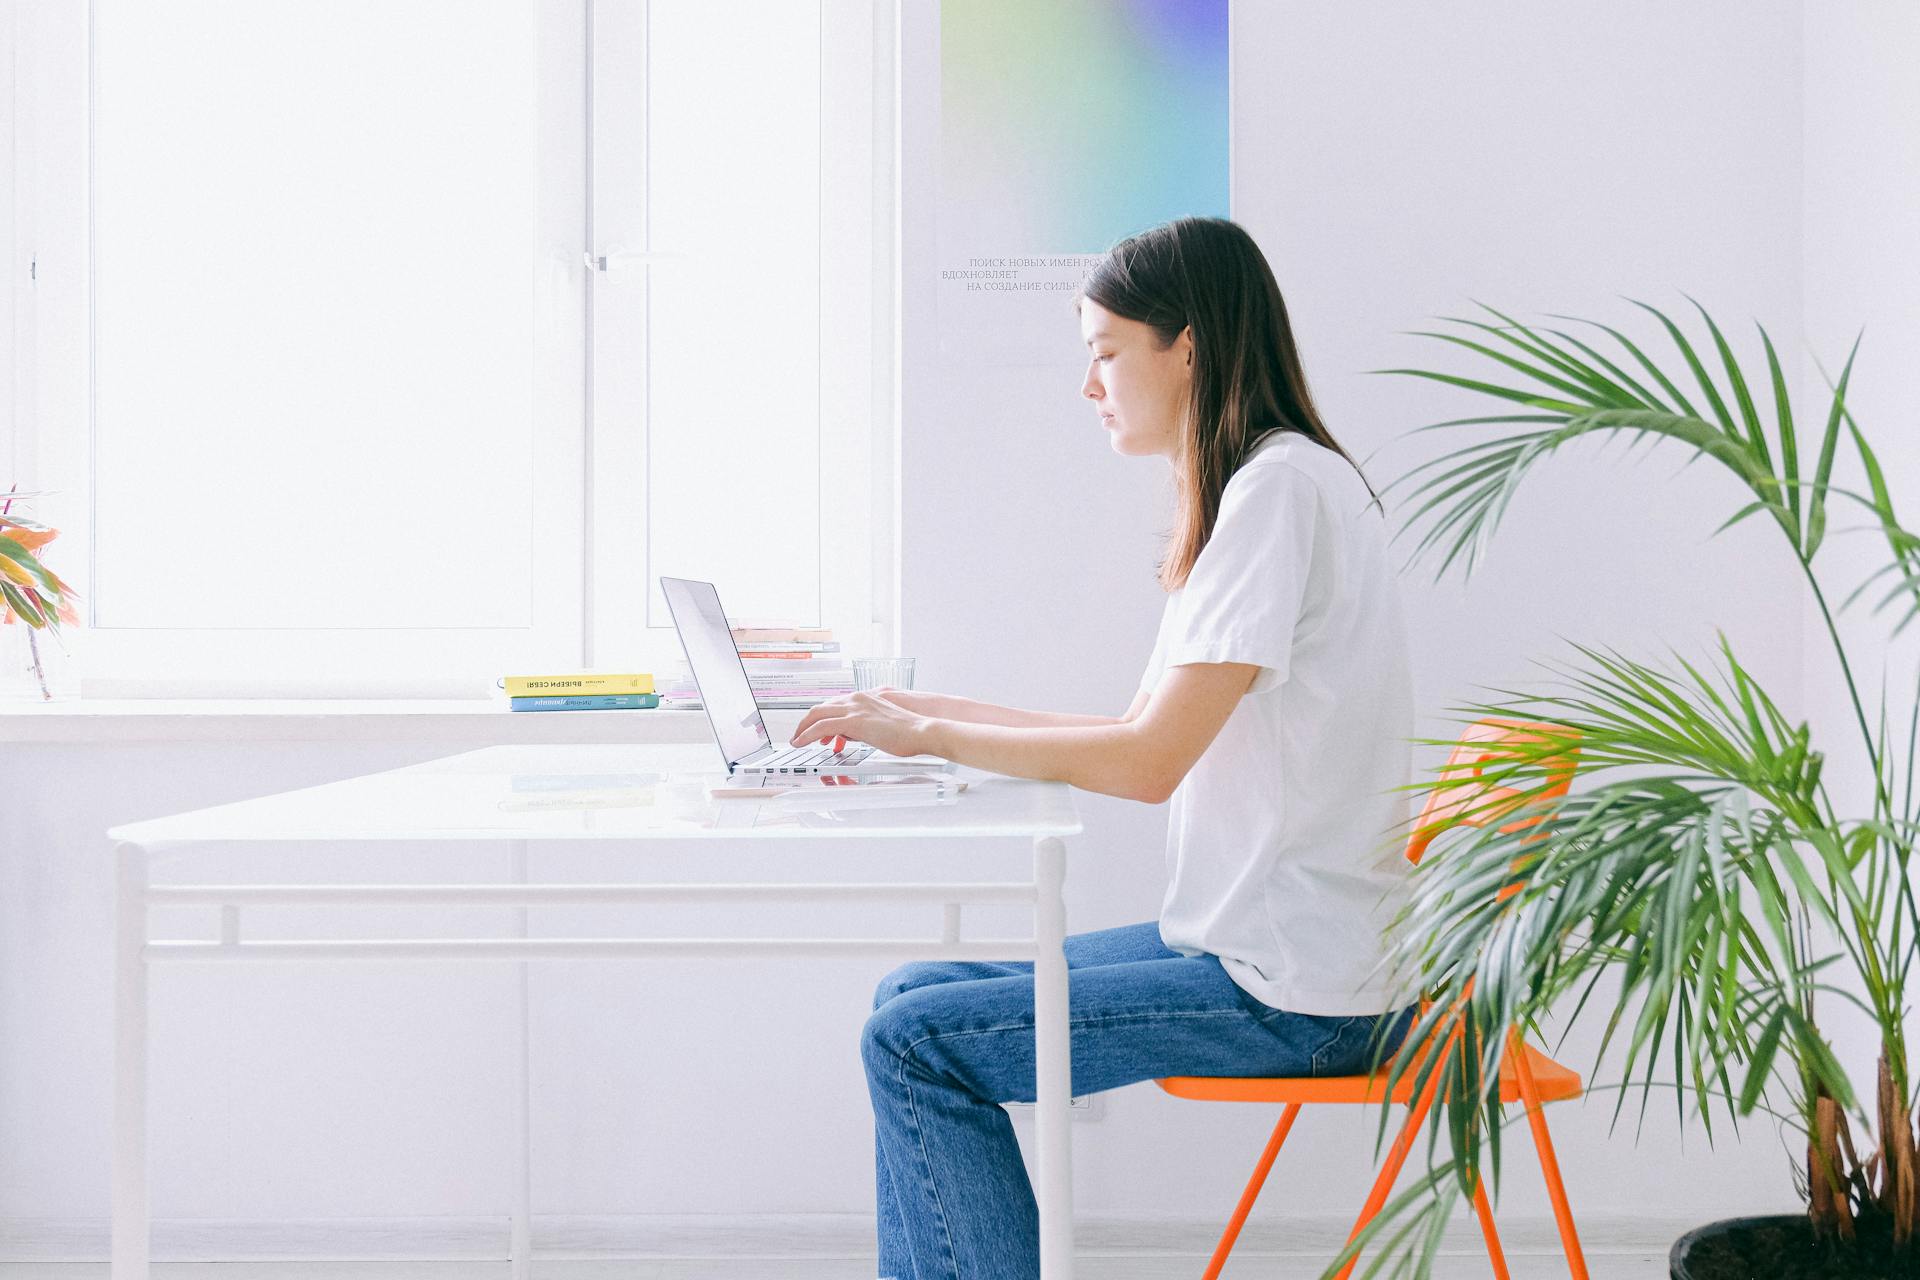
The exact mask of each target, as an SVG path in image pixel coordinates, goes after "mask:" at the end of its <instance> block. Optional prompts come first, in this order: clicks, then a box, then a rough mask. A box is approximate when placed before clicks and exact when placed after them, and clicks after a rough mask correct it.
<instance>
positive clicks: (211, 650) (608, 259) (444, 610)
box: [40, 0, 893, 696]
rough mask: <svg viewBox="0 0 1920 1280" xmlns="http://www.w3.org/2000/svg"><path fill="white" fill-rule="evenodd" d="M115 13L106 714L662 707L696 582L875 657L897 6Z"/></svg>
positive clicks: (70, 443)
mask: <svg viewBox="0 0 1920 1280" xmlns="http://www.w3.org/2000/svg"><path fill="white" fill-rule="evenodd" d="M92 8H93V15H92V22H91V26H90V30H89V31H88V33H87V35H88V39H87V42H86V46H85V47H86V48H87V50H88V55H89V59H90V85H91V95H90V96H91V174H92V181H91V193H90V201H89V202H88V205H87V209H88V213H89V214H90V219H91V240H90V247H91V255H92V257H91V265H92V271H91V297H90V302H91V306H90V309H88V311H87V316H88V319H89V322H90V327H89V332H88V335H87V336H88V341H87V342H86V343H85V345H84V350H86V351H87V352H88V354H89V355H90V377H88V378H87V379H85V383H84V385H85V386H86V388H87V394H88V396H89V400H88V404H89V407H90V420H88V418H87V417H86V416H85V415H76V417H77V418H78V420H79V421H81V422H82V423H83V424H84V426H85V428H86V429H85V430H82V431H74V430H70V429H69V430H66V431H61V432H57V433H55V432H52V431H49V432H48V435H49V436H50V437H52V438H48V439H45V440H42V441H41V442H40V443H41V455H40V456H41V463H42V472H43V474H42V476H41V481H42V483H41V487H58V488H61V489H63V490H67V491H68V492H69V495H70V496H72V497H75V498H79V497H82V496H83V497H84V506H83V508H82V510H83V513H84V515H83V518H81V519H79V520H77V521H75V522H74V523H75V524H76V525H78V526H80V527H72V526H68V527H67V528H64V529H63V536H62V540H61V542H60V543H58V544H56V546H58V548H59V549H60V550H61V551H63V552H65V553H66V555H65V557H64V558H62V559H60V560H57V561H56V562H55V563H56V567H57V568H59V569H60V571H61V572H62V574H63V576H66V577H67V578H68V580H69V581H72V582H74V584H75V586H76V588H77V589H78V590H79V591H80V592H81V593H82V596H83V611H84V612H85V613H86V616H87V620H88V627H87V629H86V632H85V634H84V636H83V637H81V639H82V641H83V643H84V646H85V647H84V650H83V657H82V666H83V672H84V675H85V677H86V679H87V690H88V692H89V693H93V692H121V693H192V694H201V695H207V696H217V695H218V694H221V693H249V692H262V693H283V694H287V695H298V694H302V693H305V694H313V695H322V694H326V695H338V696H353V695H357V694H365V695H380V694H386V695H391V696H405V695H406V694H409V693H420V694H431V693H454V692H478V691H479V690H481V689H483V688H486V687H489V686H490V685H491V681H492V678H493V677H494V676H496V675H498V674H501V673H503V672H506V671H509V670H553V669H565V668H569V667H573V666H576V665H584V664H592V665H595V666H601V667H613V668H618V669H631V668H637V669H641V670H660V669H662V668H664V667H667V666H669V665H672V664H676V663H678V662H679V660H680V651H679V646H678V642H677V640H676V639H675V637H674V633H673V630H672V626H671V620H670V619H669V617H668V616H667V614H666V611H665V608H664V602H663V601H661V600H660V598H659V595H658V587H657V583H656V581H655V580H656V579H657V578H658V576H659V575H661V574H663V573H665V574H674V575H682V576H691V577H706V578H711V579H712V580H713V581H715V582H717V583H718V584H719V585H720V587H721V591H722V598H723V599H724V600H725V601H726V603H727V607H728V608H729V610H730V611H732V612H734V613H735V615H736V617H741V618H763V617H770V616H777V617H781V618H788V619H792V620H794V621H796V622H800V623H802V624H805V625H814V626H832V627H835V628H836V629H837V631H838V632H839V634H840V635H841V636H842V638H843V642H844V643H845V644H846V645H847V647H848V648H849V649H850V650H852V649H858V648H865V647H868V646H869V645H873V644H877V643H881V642H880V641H879V640H878V638H877V636H876V634H875V633H874V631H873V627H874V625H875V619H876V618H882V617H884V611H885V610H886V609H888V608H889V607H890V602H888V601H886V600H883V599H879V598H876V595H875V592H874V590H873V588H872V584H873V583H875V582H876V581H880V582H884V581H885V580H886V575H883V574H877V573H875V572H874V570H873V566H874V563H875V550H876V547H885V546H888V545H890V538H889V537H888V536H887V534H886V532H885V531H884V530H878V529H876V528H875V521H874V519H873V515H872V513H873V512H875V511H881V512H885V511H887V510H889V509H890V505H891V501H890V498H889V497H888V496H887V495H886V494H885V493H884V492H882V491H878V489H877V487H878V486H880V485H884V484H885V482H886V478H887V476H888V475H889V474H890V470H891V467H890V465H889V463H888V462H887V457H888V453H887V451H888V450H889V448H890V446H889V445H888V443H887V440H888V437H889V436H890V430H889V426H890V422H891V408H892V402H893V401H892V389H891V370H890V367H889V366H890V363H891V351H892V338H891V316H890V311H891V298H892V293H891V288H890V283H889V282H890V276H891V244H892V235H893V231H892V216H891V207H892V202H891V183H892V175H891V163H890V159H889V156H890V152H891V145H892V144H891V120H892V62H893V59H892V57H891V47H892V31H891V17H890V13H891V10H890V6H888V5H886V4H879V5H876V4H875V3H873V0H822V2H821V3H819V4H818V5H807V4H791V3H778V2H776V0H758V2H754V0H727V2H725V3H715V2H714V0H651V2H650V3H640V4H633V5H592V4H590V3H574V4H566V5H562V4H559V3H554V2H553V0H486V2H485V3H475V0H441V2H440V3H425V2H421V3H413V4H408V5H400V6H391V5H384V4H380V3H377V2H375V0H355V2H353V3H346V2H343V0H280V2H279V3H276V4H274V5H271V6H260V5H256V4H252V3H248V2H247V0H196V2H195V3H192V4H184V3H183V4H172V5H166V6H155V5H150V4H144V3H139V2H137V0H96V3H95V4H94V5H93V7H92ZM69 247H71V246H69ZM83 247H84V246H83ZM60 385H64V386H69V387H71V386H73V385H75V382H74V380H73V379H72V378H71V377H69V378H67V379H66V380H64V381H63V382H62V383H61V384H60ZM876 455H879V461H878V462H876ZM69 535H71V536H69Z"/></svg>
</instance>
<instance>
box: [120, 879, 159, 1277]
mask: <svg viewBox="0 0 1920 1280" xmlns="http://www.w3.org/2000/svg"><path fill="white" fill-rule="evenodd" d="M113 934H114V944H113V950H114V964H113V1252H112V1258H113V1266H112V1280H147V1274H148V1272H147V1261H148V1240H149V1212H150V1210H149V1205H148V1201H147V959H146V956H145V954H144V952H145V950H146V945H147V851H146V850H145V849H143V848H141V847H140V846H139V845H137V844H121V845H117V846H116V847H115V849H114V897H113Z"/></svg>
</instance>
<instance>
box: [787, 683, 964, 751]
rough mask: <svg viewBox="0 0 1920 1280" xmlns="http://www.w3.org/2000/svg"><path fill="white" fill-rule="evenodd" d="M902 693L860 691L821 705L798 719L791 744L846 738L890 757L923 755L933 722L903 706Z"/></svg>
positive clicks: (800, 744) (877, 690)
mask: <svg viewBox="0 0 1920 1280" xmlns="http://www.w3.org/2000/svg"><path fill="white" fill-rule="evenodd" d="M904 693H905V691H904V690H899V689H887V688H881V689H863V690H861V691H860V692H858V693H850V694H848V695H847V696H846V697H844V698H831V699H829V700H827V701H826V702H822V703H820V704H818V705H817V706H814V707H812V708H810V709H809V710H808V711H807V714H806V715H805V716H803V717H802V718H801V720H800V727H799V728H798V729H796V730H794V734H793V742H792V744H791V745H793V746H796V747H803V746H805V745H807V744H808V743H809V742H825V741H827V740H828V739H845V740H846V741H849V742H864V743H866V744H867V745H868V746H871V747H875V748H877V749H879V750H881V751H885V752H887V753H888V754H889V755H896V756H911V755H918V754H920V753H922V752H925V751H926V750H927V742H928V738H929V734H930V730H931V728H932V726H933V719H932V717H930V716H924V715H921V714H919V713H918V712H916V711H912V710H910V709H909V708H908V707H906V706H905V705H904V702H903V694H904ZM842 745H844V743H843V744H842ZM836 749H838V748H836Z"/></svg>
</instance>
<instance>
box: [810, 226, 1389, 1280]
mask: <svg viewBox="0 0 1920 1280" xmlns="http://www.w3.org/2000/svg"><path fill="white" fill-rule="evenodd" d="M1075 305H1076V307H1077V309H1078V310H1079V313H1080V327H1081V333H1082V336H1083V337H1084V338H1085V339H1086V342H1087V346H1088V347H1089V349H1090V352H1091V363H1090V365H1089V368H1088V372H1087V378H1086V381H1085V383H1084V384H1083V386H1082V387H1081V392H1082V394H1084V395H1085V396H1086V397H1087V398H1088V399H1090V400H1092V401H1093V403H1094V405H1095V407H1096V408H1097V409H1098V410H1099V413H1100V419H1101V422H1102V423H1103V424H1104V427H1105V430H1106V431H1107V433H1108V438H1109V439H1110V441H1111V442H1112V446H1113V448H1114V449H1115V450H1116V451H1117V452H1119V453H1122V454H1125V455H1127V456H1129V457H1153V456H1158V457H1162V458H1165V459H1166V460H1167V462H1168V464H1169V466H1170V467H1171V468H1172V473H1173V480H1174V484H1175V487H1176V490H1177V493H1178V496H1179V515H1178V520H1177V525H1176V528H1175V530H1174V534H1173V538H1172V544H1171V547H1170V549H1169V553H1168V555H1167V557H1166V559H1165V560H1164V561H1163V563H1162V564H1161V565H1160V581H1161V584H1162V586H1163V587H1164V588H1165V589H1166V590H1167V591H1168V592H1169V594H1168V597H1167V602H1166V608H1165V611H1164V613H1163V614H1162V617H1161V621H1160V631H1159V635H1158V637H1157V639H1156V640H1155V643H1154V648H1153V654H1152V657H1151V658H1149V659H1148V662H1147V669H1146V673H1145V676H1144V677H1143V678H1142V680H1141V683H1140V691H1139V695H1138V696H1137V697H1136V698H1135V699H1134V702H1133V706H1132V707H1130V708H1129V709H1128V711H1127V713H1126V715H1125V716H1122V717H1119V718H1115V717H1111V716H1090V715H1065V714H1059V713H1054V712H1039V711H1021V710H1015V709H1013V708H1009V707H1000V706H993V705H990V704H987V703H982V702H976V701H973V700H971V699H968V698H961V697H955V696H952V695H947V694H937V693H926V692H915V691H908V690H896V689H885V690H876V691H870V692H864V693H856V694H853V695H852V696H850V697H846V698H836V699H834V700H833V701H830V702H824V703H821V704H820V705H818V706H816V707H814V708H813V709H812V710H811V711H809V712H808V713H807V715H806V717H805V718H804V719H803V720H802V721H801V722H800V727H799V730H798V732H797V733H795V735H794V738H793V741H794V743H795V744H802V743H807V742H814V741H819V740H823V739H827V738H833V737H845V738H848V739H852V740H855V741H859V742H866V743H871V744H872V745H874V746H876V747H878V748H879V749H881V750H883V751H890V752H896V753H902V754H911V753H915V752H932V753H935V754H938V755H941V756H944V757H946V758H948V759H951V760H955V761H958V762H959V763H961V764H965V765H973V766H977V767H979V768H983V769H989V770H993V771H995V772H998V773H1005V774H1013V775H1016V776H1020V777H1027V778H1051V779H1058V780H1062V781H1065V782H1069V783H1072V784H1073V785H1075V786H1077V787H1081V788H1084V789H1086V790H1089V791H1099V792H1103V793H1106V794H1108V795H1115V796H1122V797H1126V798H1129V799H1134V800H1140V801H1144V802H1146V803H1149V804H1159V803H1160V802H1162V801H1165V800H1171V802H1172V804H1171V812H1170V815H1169V823H1168V836H1167V868H1168V875H1169V883H1168V886H1167V892H1166V897H1165V900H1164V902H1163V904H1162V906H1161V910H1160V918H1159V920H1158V921H1157V922H1153V921H1149V922H1147V923H1143V924H1136V925H1129V926H1126V927H1123V928H1117V929H1103V930H1098V931H1096V932H1092V933H1083V934H1075V935H1072V936H1069V937H1068V938H1067V941H1066V958H1067V965H1068V968H1069V971H1070V979H1069V997H1068V1008H1069V1024H1070V1032H1069V1034H1070V1043H1071V1061H1072V1068H1071V1070H1072V1080H1073V1091H1074V1093H1076V1094H1088V1093H1095V1092H1099V1091H1101V1090H1104V1089H1114V1088H1118V1087H1119V1086H1121V1085H1127V1084H1134V1083H1136V1082H1138V1081H1142V1080H1148V1079H1152V1078H1155V1077H1158V1076H1168V1075H1198V1076H1306V1075H1344V1074H1350V1073H1353V1072H1357V1071H1363V1070H1366V1069H1367V1067H1368V1066H1369V1065H1370V1063H1371V1060H1372V1056H1371V1055H1372V1050H1373V1048H1374V1045H1375V1043H1376V1033H1378V1041H1377V1043H1379V1044H1382V1045H1385V1046H1388V1047H1392V1046H1394V1045H1397V1043H1398V1041H1399V1039H1400V1038H1401V1037H1402V1036H1403V1035H1404V1034H1405V1031H1406V1028H1407V1026H1408V1024H1409V1022H1410V1021H1411V1018H1412V1015H1413V1009H1412V1008H1411V1007H1410V1001H1409V1000H1408V999H1407V998H1406V997H1405V996H1404V995H1402V994H1400V993H1396V992H1394V991H1391V990H1390V989H1389V988H1388V986H1387V985H1386V981H1385V977H1384V974H1383V972H1382V970H1381V961H1382V958H1383V955H1384V950H1385V947H1384V942H1383V939H1382V936H1381V935H1382V932H1383V930H1384V928H1385V926H1386V925H1387V923H1388V922H1389V921H1390V920H1391V918H1392V916H1393V914H1394V912H1395V910H1396V909H1397V907H1398V906H1399V902H1400V899H1399V892H1400V890H1401V889H1402V887H1403V876H1404V874H1405V872H1406V869H1407V868H1406V863H1405V861H1404V859H1403V858H1402V857H1401V856H1400V848H1399V840H1400V839H1401V838H1404V835H1405V823H1406V819H1407V816H1408V813H1407V809H1406V797H1405V793H1403V792H1396V791H1395V788H1396V787H1399V786H1402V785H1404V784H1406V783H1407V782H1408V781H1409V780H1410V774H1411V768H1412V758H1411V747H1410V744H1409V739H1410V738H1411V736H1412V733H1413V706H1412V692H1411V677H1410V674H1409V669H1408V660H1407V642H1406V634H1405V628H1404V625H1403V623H1402V620H1401V613H1400V605H1399V600H1398V598H1397V595H1396V589H1395V584H1394V575H1393V570H1392V568H1391V566H1390V565H1389V562H1388V556H1387V546H1386V542H1387V539H1386V537H1385V533H1384V523H1385V521H1384V513H1383V512H1382V511H1381V510H1379V503H1378V501H1377V499H1375V498H1374V497H1373V494H1372V490H1371V488H1370V486H1368V485H1367V483H1366V481H1365V479H1364V478H1363V477H1362V476H1361V474H1360V472H1359V468H1358V467H1357V466H1356V465H1355V464H1354V463H1353V461H1352V459H1351V458H1350V457H1348V455H1347V454H1346V452H1345V450H1343V449H1341V447H1340V446H1339V445H1338V444H1336V443H1335V442H1334V440H1333V437H1332V436H1331V435H1329V434H1328V432H1327V429H1326V427H1325V426H1324V425H1323V424H1322V423H1321V421H1320V417H1319V414H1318V413H1317V412H1315V410H1314V407H1313V403H1312V401H1311V399H1310V398H1309V397H1308V393H1307V385H1306V377H1305V375H1304V374H1303V373H1302V371H1301V367H1300V360H1299V357H1298V355H1297V354H1296V352H1295V350H1294V345H1293V337H1292V333H1291V331H1290V329H1289V327H1288V324H1287V313H1286V307H1285V305H1284V304H1283V303H1282V301H1281V298H1280V290H1279V287H1278V286H1277V285H1276V284H1275V283H1274V278H1273V272H1272V270H1271V269H1270V268H1269V267H1268V265H1267V262H1266V259H1265V258H1264V257H1263V256H1262V255H1261V253H1260V250H1259V248H1258V246H1256V245H1255V244H1254V242H1253V240H1252V239H1251V238H1250V237H1249V236H1248V235H1247V233H1246V232H1245V231H1244V230H1242V229H1241V228H1240V227H1239V226H1237V225H1236V224H1234V223H1232V222H1227V221H1224V220H1220V219H1213V218H1183V219H1181V220H1179V221H1177V222H1173V223H1169V224H1167V225H1165V226H1162V227H1157V228H1155V229H1153V230H1151V231H1148V232H1145V233H1144V234H1141V235H1138V236H1134V237H1131V238H1129V239H1127V240H1124V241H1122V242H1121V243H1120V244H1118V245H1117V246H1115V247H1114V249H1113V250H1112V252H1111V253H1110V254H1109V255H1108V256H1107V258H1106V259H1105V260H1104V261H1103V262H1102V263H1101V264H1100V265H1099V266H1098V267H1097V268H1096V269H1095V270H1094V272H1093V273H1092V275H1091V276H1090V277H1089V279H1088V281H1087V283H1086V286H1085V290H1084V292H1083V294H1082V296H1081V297H1080V298H1078V299H1076V303H1075ZM1031 974H1032V965H1031V964H1027V963H1008V964H989V963H915V964H908V965H905V966H903V967H901V968H899V969H897V970H895V971H894V972H893V973H891V974H889V975H888V976H887V978H886V979H885V980H884V981H883V982H882V983H881V984H880V988H879V991H878V992H877V993H876V995H875V998H874V1012H873V1016H872V1018H871V1019H870V1020H869V1021H868V1023H867V1027H866V1032H865V1036H864V1038H863V1043H862V1051H863V1056H864V1059H865V1062H866V1069H867V1077H868V1088H869V1091H870V1092H871V1094H872V1097H873V1107H874V1121H875V1139H876V1140H875V1147H876V1164H877V1166H878V1169H877V1173H878V1178H877V1189H876V1190H877V1197H878V1207H879V1213H878V1216H879V1236H880V1260H879V1261H880V1267H879V1270H880V1274H881V1275H882V1276H886V1277H898V1278H899V1280H909V1278H912V1280H955V1278H959V1280H1010V1278H1013V1277H1026V1276H1034V1275H1037V1274H1038V1270H1039V1242H1038V1234H1039V1231H1038V1217H1037V1213H1036V1209H1035V1205H1034V1199H1033V1193H1032V1189H1031V1187H1030V1185H1029V1183H1028V1181H1027V1177H1026V1171H1025V1169H1024V1167H1023V1165H1022V1164H1021V1158H1020V1151H1019V1147H1018V1145H1017V1143H1016V1141H1015V1138H1014V1133H1013V1129H1012V1126H1011V1125H1010V1124H1009V1122H1008V1119H1007V1114H1006V1112H1005V1111H1004V1110H1002V1109H1001V1107H1000V1106H999V1105H998V1104H1000V1103H1002V1102H1012V1101H1032V1100H1033V1098H1034V1060H1033V1023H1034V1010H1033V983H1032V978H1031Z"/></svg>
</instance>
